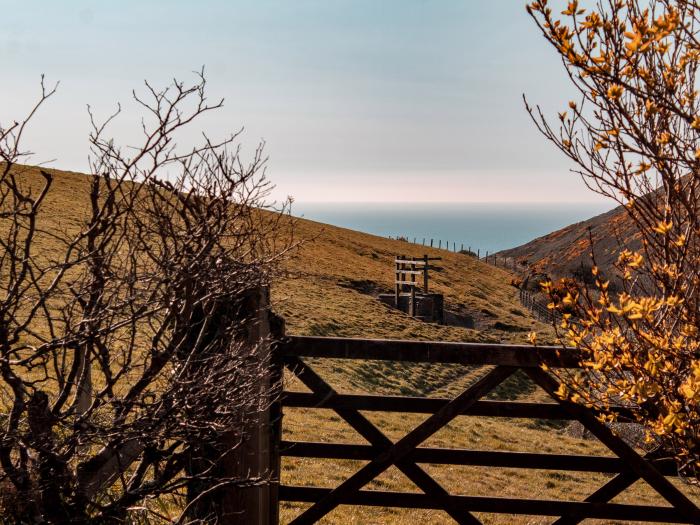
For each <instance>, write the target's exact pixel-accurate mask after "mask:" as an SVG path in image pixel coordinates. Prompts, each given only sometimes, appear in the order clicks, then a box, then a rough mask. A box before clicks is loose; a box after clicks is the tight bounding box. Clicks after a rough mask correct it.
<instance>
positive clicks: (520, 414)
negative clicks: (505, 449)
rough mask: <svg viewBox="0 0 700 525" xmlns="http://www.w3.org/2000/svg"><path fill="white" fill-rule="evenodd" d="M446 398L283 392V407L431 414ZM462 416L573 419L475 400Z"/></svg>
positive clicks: (547, 408)
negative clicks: (328, 395) (330, 395)
mask: <svg viewBox="0 0 700 525" xmlns="http://www.w3.org/2000/svg"><path fill="white" fill-rule="evenodd" d="M448 402H449V399H445V398H429V397H413V396H379V395H363V394H338V395H336V396H333V397H323V396H319V395H316V394H311V393H307V392H286V393H285V396H284V398H283V399H282V405H283V406H286V407H295V408H328V409H333V410H335V409H342V408H353V409H355V410H364V411H368V412H402V413H412V414H432V413H434V412H435V411H436V410H439V409H440V408H441V407H443V406H444V405H446V404H447V403H448ZM612 411H613V412H615V413H617V415H618V420H619V421H621V422H624V421H625V420H630V419H631V417H632V414H631V412H630V411H629V410H628V409H626V408H625V407H613V408H612ZM463 415H465V416H490V417H511V418H527V419H575V417H574V416H572V415H571V413H570V412H568V411H567V410H566V409H564V408H562V406H561V405H559V404H558V403H528V402H521V401H477V402H476V403H474V405H472V406H471V407H469V408H468V409H467V410H465V411H464V413H463Z"/></svg>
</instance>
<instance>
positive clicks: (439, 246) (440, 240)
mask: <svg viewBox="0 0 700 525" xmlns="http://www.w3.org/2000/svg"><path fill="white" fill-rule="evenodd" d="M441 248H442V239H438V249H441Z"/></svg>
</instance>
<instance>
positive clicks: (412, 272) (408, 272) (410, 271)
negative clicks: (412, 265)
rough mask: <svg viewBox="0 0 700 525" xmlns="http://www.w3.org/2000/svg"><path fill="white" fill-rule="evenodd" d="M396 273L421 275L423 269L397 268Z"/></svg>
mask: <svg viewBox="0 0 700 525" xmlns="http://www.w3.org/2000/svg"><path fill="white" fill-rule="evenodd" d="M396 273H398V274H401V275H423V274H424V273H425V272H424V271H423V270H397V271H396Z"/></svg>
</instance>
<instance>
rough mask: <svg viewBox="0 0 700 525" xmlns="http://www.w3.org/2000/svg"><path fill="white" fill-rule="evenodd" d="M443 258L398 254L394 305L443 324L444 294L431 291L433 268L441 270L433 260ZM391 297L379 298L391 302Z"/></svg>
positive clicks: (409, 313) (395, 261)
mask: <svg viewBox="0 0 700 525" xmlns="http://www.w3.org/2000/svg"><path fill="white" fill-rule="evenodd" d="M441 260H442V257H428V255H427V254H426V255H423V256H422V257H408V256H405V255H397V256H396V257H395V259H394V263H395V265H396V267H395V279H394V296H393V305H394V306H395V307H396V308H398V309H399V310H402V311H404V312H406V313H407V314H408V315H410V316H411V317H419V318H421V319H423V320H424V321H429V322H437V323H442V322H443V319H444V311H443V297H442V295H441V294H435V293H430V292H429V288H428V287H429V272H430V270H438V271H439V270H440V268H439V267H438V266H435V265H433V264H432V263H431V262H432V261H441ZM389 298H390V297H389V296H387V295H381V296H380V297H379V299H380V300H381V301H383V302H385V303H389Z"/></svg>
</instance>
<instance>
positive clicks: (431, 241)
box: [430, 239, 433, 248]
mask: <svg viewBox="0 0 700 525" xmlns="http://www.w3.org/2000/svg"><path fill="white" fill-rule="evenodd" d="M430 247H431V248H432V247H433V240H432V239H430Z"/></svg>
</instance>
